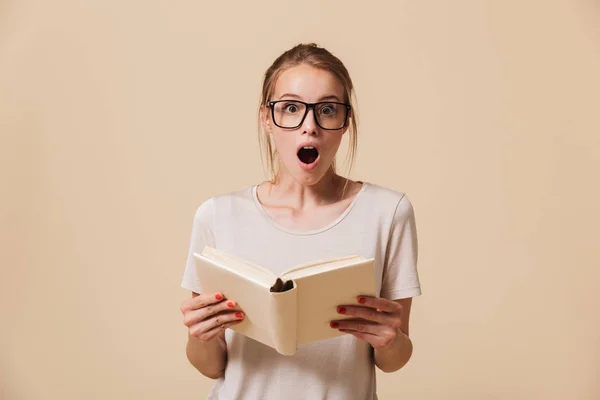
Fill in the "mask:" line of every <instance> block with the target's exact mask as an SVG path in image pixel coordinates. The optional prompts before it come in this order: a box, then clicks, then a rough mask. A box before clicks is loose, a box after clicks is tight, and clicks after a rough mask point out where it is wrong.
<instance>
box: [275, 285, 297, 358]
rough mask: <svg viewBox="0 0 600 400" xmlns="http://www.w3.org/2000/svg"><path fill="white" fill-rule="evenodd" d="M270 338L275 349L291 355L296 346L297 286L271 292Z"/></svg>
mask: <svg viewBox="0 0 600 400" xmlns="http://www.w3.org/2000/svg"><path fill="white" fill-rule="evenodd" d="M270 308H271V310H270V315H271V317H272V318H271V330H270V331H271V332H270V333H271V340H272V342H273V346H274V348H275V350H277V351H278V352H279V353H281V354H283V355H293V354H295V353H296V348H297V332H298V329H297V321H298V318H297V315H298V288H297V287H296V286H295V284H294V287H293V288H292V289H290V290H287V291H285V292H273V293H271V300H270Z"/></svg>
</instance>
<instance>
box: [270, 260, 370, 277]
mask: <svg viewBox="0 0 600 400" xmlns="http://www.w3.org/2000/svg"><path fill="white" fill-rule="evenodd" d="M363 259H364V257H362V256H358V255H348V256H345V257H336V258H327V259H321V260H314V261H311V262H310V263H308V264H302V265H297V266H294V267H292V268H290V269H288V270H286V271H284V272H283V273H281V274H280V275H279V276H280V277H281V279H294V278H296V277H300V276H306V275H312V274H318V273H320V272H324V271H326V270H330V269H334V268H337V267H339V266H342V265H348V264H350V263H351V262H352V261H354V260H356V261H359V260H363Z"/></svg>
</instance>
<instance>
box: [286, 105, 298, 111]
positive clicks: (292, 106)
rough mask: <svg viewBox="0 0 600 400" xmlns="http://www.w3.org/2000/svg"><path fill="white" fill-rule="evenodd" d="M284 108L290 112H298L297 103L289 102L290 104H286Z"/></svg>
mask: <svg viewBox="0 0 600 400" xmlns="http://www.w3.org/2000/svg"><path fill="white" fill-rule="evenodd" d="M283 109H284V110H285V111H287V112H289V113H296V112H298V106H297V105H295V104H288V105H286V106H284V107H283Z"/></svg>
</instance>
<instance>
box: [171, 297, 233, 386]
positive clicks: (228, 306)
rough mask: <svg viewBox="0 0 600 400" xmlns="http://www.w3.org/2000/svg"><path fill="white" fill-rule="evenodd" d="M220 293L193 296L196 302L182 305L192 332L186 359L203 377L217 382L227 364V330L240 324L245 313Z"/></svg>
mask: <svg viewBox="0 0 600 400" xmlns="http://www.w3.org/2000/svg"><path fill="white" fill-rule="evenodd" d="M236 306H237V304H236V303H235V301H229V300H227V299H225V298H224V296H223V295H222V294H220V293H211V294H202V295H199V294H198V293H195V292H192V298H191V299H188V300H186V301H185V302H184V303H183V304H182V305H181V312H182V314H183V319H184V324H185V325H186V326H187V327H188V328H189V329H188V342H187V346H186V355H187V358H188V360H189V361H190V363H191V364H192V365H193V366H194V368H196V369H197V370H198V371H200V373H202V375H204V376H206V377H208V378H212V379H217V378H219V377H221V376H222V375H223V373H224V371H225V366H226V364H227V344H226V342H225V329H226V328H228V327H230V326H232V325H234V324H237V323H240V322H241V321H242V319H243V317H244V315H243V313H242V312H241V311H239V310H237V309H236Z"/></svg>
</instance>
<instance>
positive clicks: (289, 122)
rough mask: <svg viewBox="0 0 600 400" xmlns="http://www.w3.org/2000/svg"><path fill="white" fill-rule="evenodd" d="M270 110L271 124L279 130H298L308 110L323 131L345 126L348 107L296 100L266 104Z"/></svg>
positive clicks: (331, 103)
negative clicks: (311, 111) (311, 112)
mask: <svg viewBox="0 0 600 400" xmlns="http://www.w3.org/2000/svg"><path fill="white" fill-rule="evenodd" d="M267 104H268V105H269V107H270V108H271V116H272V117H273V122H274V123H275V125H277V126H278V127H280V128H286V129H294V128H298V127H299V126H300V125H302V123H303V122H304V118H306V115H307V114H308V110H310V109H311V108H312V110H313V116H314V118H315V121H316V123H317V125H319V127H321V128H322V129H325V130H331V131H334V130H339V129H342V128H343V127H344V126H346V121H347V120H348V111H350V105H349V104H345V103H338V102H331V101H326V102H319V103H305V102H303V101H298V100H277V101H269V102H268V103H267Z"/></svg>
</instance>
